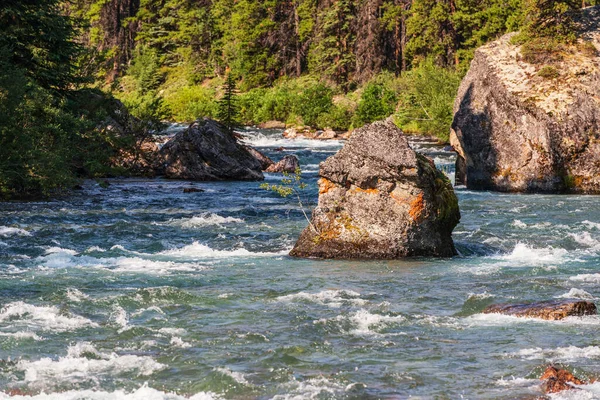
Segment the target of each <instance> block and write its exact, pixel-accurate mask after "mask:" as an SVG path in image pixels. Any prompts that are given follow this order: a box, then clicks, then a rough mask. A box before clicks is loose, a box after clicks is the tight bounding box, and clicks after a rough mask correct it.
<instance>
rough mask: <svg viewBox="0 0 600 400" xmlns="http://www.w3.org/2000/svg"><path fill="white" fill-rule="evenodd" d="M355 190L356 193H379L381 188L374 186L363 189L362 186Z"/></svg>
mask: <svg viewBox="0 0 600 400" xmlns="http://www.w3.org/2000/svg"><path fill="white" fill-rule="evenodd" d="M354 191H355V192H356V193H366V194H379V189H375V188H372V189H362V188H359V187H357V188H356V189H354Z"/></svg>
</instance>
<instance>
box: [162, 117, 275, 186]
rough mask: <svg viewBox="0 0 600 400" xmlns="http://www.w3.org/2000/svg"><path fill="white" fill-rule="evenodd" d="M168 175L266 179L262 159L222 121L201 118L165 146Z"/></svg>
mask: <svg viewBox="0 0 600 400" xmlns="http://www.w3.org/2000/svg"><path fill="white" fill-rule="evenodd" d="M160 156H161V159H162V165H161V168H160V172H161V174H162V175H164V176H165V177H166V178H171V179H187V180H198V181H219V180H247V181H257V180H262V179H264V176H263V174H262V168H261V166H262V165H261V162H260V161H259V160H258V159H257V158H256V157H255V156H254V155H253V154H251V153H250V152H249V151H248V149H247V148H246V147H245V146H243V145H241V144H240V143H238V141H237V139H236V138H235V137H234V136H233V135H231V134H229V133H228V132H227V130H226V129H224V128H223V127H222V126H221V125H220V124H219V123H218V122H215V121H212V120H204V121H198V122H195V123H193V124H192V125H190V127H189V128H188V129H187V130H185V131H183V132H180V133H178V134H177V135H175V137H173V138H172V139H171V140H169V141H168V142H167V143H166V144H165V145H164V146H163V147H162V148H161V149H160Z"/></svg>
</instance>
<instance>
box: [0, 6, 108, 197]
mask: <svg viewBox="0 0 600 400" xmlns="http://www.w3.org/2000/svg"><path fill="white" fill-rule="evenodd" d="M60 6H61V3H60V2H59V1H58V0H44V1H21V2H12V3H11V4H10V5H3V6H2V7H1V8H0V22H2V23H1V24H0V198H1V199H11V198H31V197H39V196H47V195H51V194H56V193H60V192H62V191H64V190H65V189H68V188H69V187H70V186H71V185H72V184H73V183H74V182H76V180H77V178H78V177H82V176H92V175H94V174H96V173H100V171H101V170H102V171H104V172H106V169H107V168H106V167H104V166H106V165H109V159H110V157H111V156H113V155H114V154H115V152H116V150H117V147H118V141H117V140H116V138H114V137H112V136H111V135H110V134H109V133H107V132H99V131H98V130H96V129H95V128H96V126H97V125H98V124H99V123H100V122H101V121H102V120H103V119H104V118H105V117H106V114H103V113H102V112H100V111H99V110H91V109H90V104H91V103H92V101H91V99H93V98H100V99H103V98H104V97H103V96H99V95H97V94H94V96H91V95H90V93H88V92H87V91H85V90H74V89H75V88H76V87H77V86H78V85H80V84H81V83H82V82H83V81H84V79H83V78H85V76H82V74H81V73H78V72H77V71H75V70H74V68H73V66H75V65H77V62H78V60H77V58H76V57H77V56H78V54H79V50H80V49H79V47H78V46H77V45H76V44H75V43H74V41H73V37H74V30H73V26H72V23H71V20H70V19H69V18H68V17H66V16H64V15H62V14H61V8H60Z"/></svg>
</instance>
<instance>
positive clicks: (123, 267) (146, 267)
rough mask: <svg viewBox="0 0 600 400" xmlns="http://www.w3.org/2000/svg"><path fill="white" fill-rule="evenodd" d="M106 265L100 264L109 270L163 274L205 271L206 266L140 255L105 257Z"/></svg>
mask: <svg viewBox="0 0 600 400" xmlns="http://www.w3.org/2000/svg"><path fill="white" fill-rule="evenodd" d="M106 260H107V261H106V262H107V265H104V266H102V267H103V268H108V269H110V270H111V271H116V272H128V273H147V274H158V275H164V274H169V273H171V272H174V271H179V272H196V271H205V270H206V269H208V267H207V266H204V265H198V264H193V263H178V262H174V261H156V260H146V259H144V258H140V257H118V258H112V259H106Z"/></svg>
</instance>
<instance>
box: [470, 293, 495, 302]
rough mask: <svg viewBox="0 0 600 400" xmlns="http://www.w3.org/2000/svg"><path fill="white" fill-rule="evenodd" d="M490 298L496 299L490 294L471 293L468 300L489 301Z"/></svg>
mask: <svg viewBox="0 0 600 400" xmlns="http://www.w3.org/2000/svg"><path fill="white" fill-rule="evenodd" d="M490 297H494V295H493V294H490V293H488V292H483V293H469V296H468V297H467V300H483V299H489V298H490Z"/></svg>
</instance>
